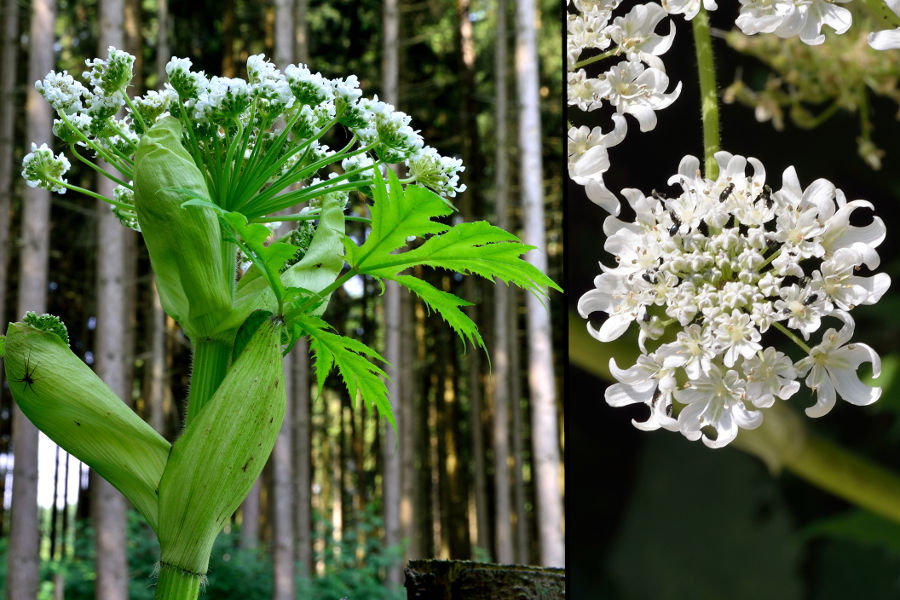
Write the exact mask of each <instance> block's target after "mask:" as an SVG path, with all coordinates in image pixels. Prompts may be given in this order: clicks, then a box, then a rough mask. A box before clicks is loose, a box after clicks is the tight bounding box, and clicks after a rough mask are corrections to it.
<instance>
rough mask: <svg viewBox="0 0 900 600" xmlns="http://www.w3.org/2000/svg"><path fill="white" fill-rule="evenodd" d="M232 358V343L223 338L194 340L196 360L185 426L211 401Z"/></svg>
mask: <svg viewBox="0 0 900 600" xmlns="http://www.w3.org/2000/svg"><path fill="white" fill-rule="evenodd" d="M230 359H231V344H228V343H225V342H222V341H221V340H198V341H196V342H194V362H193V368H192V373H191V388H190V390H189V391H188V408H187V416H186V417H185V420H184V423H185V427H187V425H188V424H189V423H190V422H191V420H193V418H194V417H195V416H197V414H198V413H199V412H200V410H201V409H202V408H203V407H204V406H205V405H206V403H207V402H209V399H210V398H212V396H213V394H215V393H216V390H217V389H218V388H219V384H220V383H222V380H223V379H225V374H226V373H227V371H228V361H229V360H230Z"/></svg>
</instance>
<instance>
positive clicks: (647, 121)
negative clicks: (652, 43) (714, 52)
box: [594, 61, 681, 131]
mask: <svg viewBox="0 0 900 600" xmlns="http://www.w3.org/2000/svg"><path fill="white" fill-rule="evenodd" d="M668 87H669V77H668V76H667V75H666V74H665V73H664V72H663V71H660V70H659V69H654V68H653V67H649V68H645V67H644V65H643V64H642V63H639V62H634V61H624V62H621V63H619V64H617V65H615V66H614V67H612V68H611V69H610V70H608V71H606V72H605V73H603V74H602V75H601V76H600V77H599V79H598V85H597V86H596V87H595V89H594V95H595V98H602V99H604V100H606V101H607V102H609V103H610V104H611V105H612V106H614V107H615V109H616V112H617V113H619V114H630V115H631V116H633V117H634V118H635V119H637V120H638V123H639V124H640V128H641V131H650V130H651V129H653V128H654V127H656V111H657V110H661V109H663V108H666V107H667V106H669V105H670V104H672V103H673V102H675V100H676V99H677V98H678V95H679V94H681V82H680V81H679V82H678V83H677V84H676V85H675V89H673V90H672V91H671V92H667V91H666V89H668Z"/></svg>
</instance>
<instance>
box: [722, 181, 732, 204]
mask: <svg viewBox="0 0 900 600" xmlns="http://www.w3.org/2000/svg"><path fill="white" fill-rule="evenodd" d="M733 191H734V184H733V183H729V184H728V185H726V186H725V189H724V190H722V193H721V194H719V202H725V200H727V199H728V196H730V195H731V192H733Z"/></svg>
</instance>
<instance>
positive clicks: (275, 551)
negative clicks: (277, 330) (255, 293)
mask: <svg viewBox="0 0 900 600" xmlns="http://www.w3.org/2000/svg"><path fill="white" fill-rule="evenodd" d="M274 42H275V43H274V53H273V54H274V58H275V64H276V65H278V68H279V69H281V70H282V71H283V70H284V68H285V67H287V66H288V65H289V64H291V63H292V62H294V61H293V56H294V6H293V0H275V23H274ZM305 358H306V357H305V356H303V357H300V356H299V355H298V353H297V351H296V348H295V349H294V351H293V352H291V353H290V354H289V355H288V356H287V357H286V359H285V361H284V379H285V394H286V395H287V408H286V411H285V415H284V421H283V422H282V424H281V432H280V433H279V434H278V438H277V439H276V440H275V447H274V448H273V450H272V458H271V465H272V523H273V527H272V567H273V575H274V577H273V586H272V598H273V599H274V600H294V598H295V596H296V591H295V589H294V588H295V585H294V510H293V501H294V486H293V481H292V479H293V465H292V462H293V461H292V460H291V453H292V450H293V445H294V444H293V440H292V439H291V434H292V433H293V420H292V415H291V409H292V407H293V404H294V398H293V397H294V394H295V392H296V390H295V386H294V378H293V375H294V369H293V365H294V363H295V362H296V361H297V360H298V359H305Z"/></svg>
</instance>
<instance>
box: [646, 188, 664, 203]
mask: <svg viewBox="0 0 900 600" xmlns="http://www.w3.org/2000/svg"><path fill="white" fill-rule="evenodd" d="M650 195H651V196H653V197H654V198H655V199H657V200H659V201H663V200H665V199H666V197H665V196H664V195H663V194H660V193H659V192H657V191H656V190H651V191H650Z"/></svg>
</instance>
